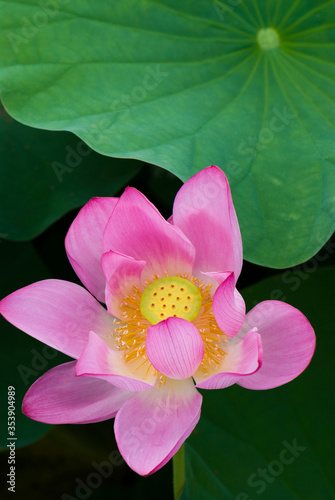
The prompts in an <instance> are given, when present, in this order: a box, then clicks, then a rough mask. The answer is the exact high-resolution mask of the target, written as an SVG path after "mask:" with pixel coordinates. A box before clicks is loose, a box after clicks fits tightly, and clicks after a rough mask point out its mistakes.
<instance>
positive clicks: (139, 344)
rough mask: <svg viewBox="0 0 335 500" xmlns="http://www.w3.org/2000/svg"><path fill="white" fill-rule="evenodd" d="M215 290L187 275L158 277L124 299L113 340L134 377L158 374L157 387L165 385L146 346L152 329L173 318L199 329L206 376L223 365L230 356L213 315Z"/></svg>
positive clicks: (164, 377)
mask: <svg viewBox="0 0 335 500" xmlns="http://www.w3.org/2000/svg"><path fill="white" fill-rule="evenodd" d="M211 287H212V285H211V284H208V285H205V284H204V283H202V281H201V280H200V279H199V278H195V277H194V276H189V275H186V274H185V275H182V276H165V278H159V277H158V276H157V275H154V276H153V281H151V282H150V281H147V282H146V284H145V288H141V289H138V288H137V287H133V293H132V294H130V295H126V296H125V297H124V300H123V302H122V304H121V318H120V320H117V319H114V323H115V330H114V335H113V336H114V341H115V347H116V348H117V349H119V350H120V351H123V353H124V359H125V361H126V362H127V363H128V364H129V365H131V366H132V367H133V372H134V374H135V373H137V374H142V376H143V377H144V378H145V377H147V375H148V374H149V373H150V372H151V373H152V372H154V373H156V376H157V383H158V385H157V387H160V386H161V384H165V381H166V376H165V375H162V374H160V373H158V372H156V370H155V369H154V368H153V367H152V365H151V363H150V361H149V359H148V357H147V355H146V349H145V342H146V335H147V331H148V328H149V327H150V325H151V324H157V323H159V322H160V321H163V320H165V319H166V318H168V317H170V316H174V317H179V318H183V319H187V320H188V321H192V323H193V325H194V326H196V327H197V329H198V331H199V333H200V335H201V337H202V340H203V342H204V357H203V360H202V362H201V364H200V368H201V369H202V370H203V373H204V374H205V376H208V375H209V374H210V373H211V371H212V369H213V368H214V369H216V368H217V367H218V366H219V365H220V363H221V360H222V358H223V357H224V356H225V355H226V352H225V351H224V350H223V347H224V344H225V343H226V342H227V337H226V335H225V334H224V333H223V332H222V331H221V330H220V328H219V326H218V325H217V323H216V320H215V317H214V314H213V310H212V295H211ZM161 299H164V300H161ZM164 305H166V307H164ZM173 306H175V307H173ZM185 307H187V309H185ZM161 314H163V315H164V316H161Z"/></svg>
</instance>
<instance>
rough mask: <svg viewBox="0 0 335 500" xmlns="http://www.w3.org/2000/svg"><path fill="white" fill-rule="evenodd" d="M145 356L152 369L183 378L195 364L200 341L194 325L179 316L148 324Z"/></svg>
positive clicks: (200, 353)
mask: <svg viewBox="0 0 335 500" xmlns="http://www.w3.org/2000/svg"><path fill="white" fill-rule="evenodd" d="M146 352H147V356H148V358H149V360H150V362H151V363H152V365H153V366H154V368H156V370H157V371H158V372H160V373H162V374H164V375H166V376H167V377H170V378H172V379H179V380H181V379H186V378H189V377H191V376H192V375H193V373H194V372H195V371H196V369H197V368H198V366H199V364H200V362H201V360H202V358H203V355H204V344H203V341H202V338H201V335H200V333H199V331H198V329H197V328H196V327H195V326H194V325H193V324H192V323H190V322H189V321H187V320H185V319H181V318H168V319H166V320H165V321H161V322H160V323H157V324H156V325H152V326H150V328H149V329H148V333H147V338H146Z"/></svg>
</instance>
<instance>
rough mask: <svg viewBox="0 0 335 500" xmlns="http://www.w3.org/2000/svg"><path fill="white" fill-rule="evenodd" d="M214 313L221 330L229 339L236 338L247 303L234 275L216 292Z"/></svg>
mask: <svg viewBox="0 0 335 500" xmlns="http://www.w3.org/2000/svg"><path fill="white" fill-rule="evenodd" d="M213 313H214V316H215V319H216V322H217V324H218V325H219V327H220V329H221V330H222V331H223V332H224V333H225V334H226V335H228V337H234V336H235V335H237V334H238V332H239V331H240V330H241V328H242V325H243V321H244V317H245V303H244V300H243V298H242V296H241V294H240V293H239V292H238V291H237V290H236V288H235V278H234V275H233V273H231V274H230V275H229V276H228V278H227V279H226V280H225V281H223V283H221V285H220V286H219V288H218V289H217V290H216V292H215V294H214V297H213Z"/></svg>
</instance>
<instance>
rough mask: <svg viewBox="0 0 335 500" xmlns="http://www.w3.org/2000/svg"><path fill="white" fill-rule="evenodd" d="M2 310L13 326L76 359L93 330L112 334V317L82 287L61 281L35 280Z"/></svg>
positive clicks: (0, 304)
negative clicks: (35, 281)
mask: <svg viewBox="0 0 335 500" xmlns="http://www.w3.org/2000/svg"><path fill="white" fill-rule="evenodd" d="M0 312H1V314H3V316H4V317H5V318H6V319H7V321H9V322H10V323H12V324H13V325H14V326H16V327H17V328H19V329H20V330H23V331H24V332H26V333H28V335H31V336H32V337H35V338H36V339H38V340H40V341H42V342H44V343H45V344H48V345H49V346H51V347H54V348H55V349H58V350H59V351H62V352H64V353H65V354H68V355H69V356H72V357H74V358H77V357H79V356H80V354H81V352H82V350H83V349H84V347H85V345H86V342H87V340H88V334H89V332H90V330H94V331H96V332H97V333H98V334H99V335H101V336H105V335H110V333H111V332H113V330H114V328H115V325H114V324H113V318H112V316H110V315H109V314H108V313H107V311H106V310H105V309H104V308H103V307H102V306H101V305H100V304H99V302H97V301H96V300H95V298H94V297H92V295H91V294H90V293H89V292H88V291H87V290H85V288H82V287H81V286H78V285H75V284H74V283H69V282H68V281H61V280H45V281H39V282H37V283H33V284H32V285H29V286H26V287H25V288H21V289H20V290H17V291H16V292H13V293H12V294H11V295H8V296H7V297H5V298H4V299H2V301H1V302H0Z"/></svg>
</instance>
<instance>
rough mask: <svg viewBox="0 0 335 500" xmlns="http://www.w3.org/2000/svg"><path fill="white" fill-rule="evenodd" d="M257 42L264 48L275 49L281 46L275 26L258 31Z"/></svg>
mask: <svg viewBox="0 0 335 500" xmlns="http://www.w3.org/2000/svg"><path fill="white" fill-rule="evenodd" d="M257 42H258V45H259V46H260V48H261V49H263V50H273V49H276V48H277V47H279V44H280V39H279V35H278V33H277V31H276V30H274V29H273V28H263V29H261V30H259V32H258V33H257Z"/></svg>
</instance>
